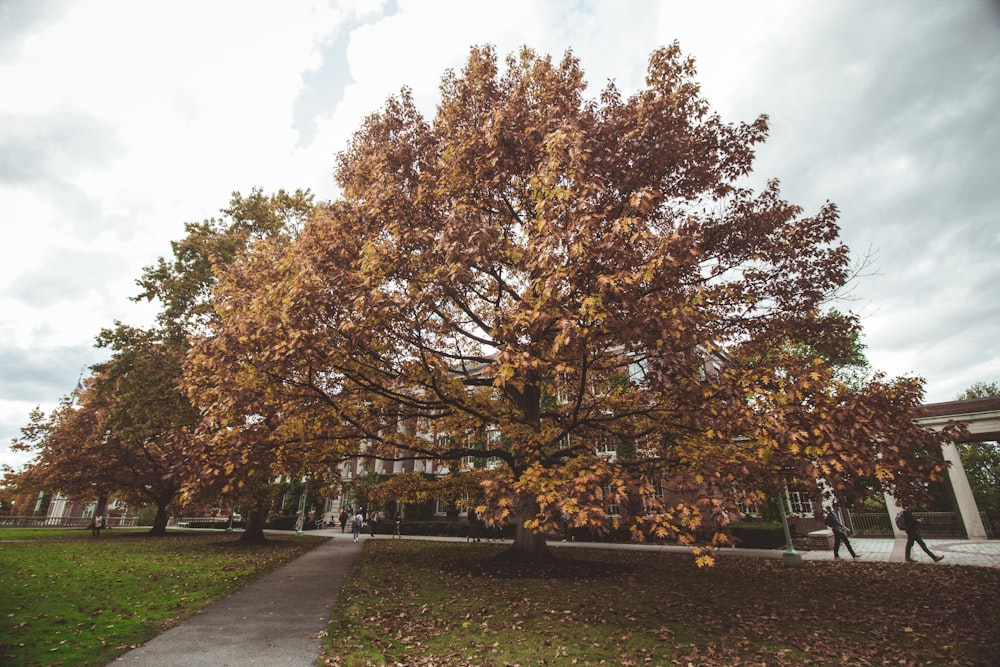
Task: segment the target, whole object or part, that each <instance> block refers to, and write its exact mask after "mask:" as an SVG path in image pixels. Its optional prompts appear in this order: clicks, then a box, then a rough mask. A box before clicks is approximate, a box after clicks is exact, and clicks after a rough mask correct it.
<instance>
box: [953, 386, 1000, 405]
mask: <svg viewBox="0 0 1000 667" xmlns="http://www.w3.org/2000/svg"><path fill="white" fill-rule="evenodd" d="M993 396H1000V381H994V382H976V383H975V384H973V385H972V386H971V387H969V388H968V389H966V390H965V391H963V392H962V393H961V394H959V395H958V396H956V397H955V398H957V399H958V400H960V401H963V400H969V399H973V398H991V397H993Z"/></svg>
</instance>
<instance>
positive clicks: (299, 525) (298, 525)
mask: <svg viewBox="0 0 1000 667" xmlns="http://www.w3.org/2000/svg"><path fill="white" fill-rule="evenodd" d="M302 481H303V484H302V503H301V504H300V505H299V518H298V521H296V522H295V534H296V535H298V536H299V537H301V536H302V529H303V527H304V526H305V524H306V497H307V496H308V495H309V478H308V477H305V478H303V480H302Z"/></svg>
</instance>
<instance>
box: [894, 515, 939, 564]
mask: <svg viewBox="0 0 1000 667" xmlns="http://www.w3.org/2000/svg"><path fill="white" fill-rule="evenodd" d="M903 530H905V531H906V562H907V563H915V562H916V561H915V560H913V559H912V558H910V549H912V548H913V543H914V542H916V543H917V544H919V545H920V548H921V549H923V550H924V553H926V554H927V555H928V556H930V557H931V558H932V559H933V560H934V562H935V563H936V562H938V561H939V560H941V559H942V558H944V556H936V555H934V553H933V552H931V550H930V549H928V548H927V545H926V544H924V541H923V539H921V537H920V521H919V520H918V519H917V517H915V516H913V512H911V511H910V510H909V509H904V510H903Z"/></svg>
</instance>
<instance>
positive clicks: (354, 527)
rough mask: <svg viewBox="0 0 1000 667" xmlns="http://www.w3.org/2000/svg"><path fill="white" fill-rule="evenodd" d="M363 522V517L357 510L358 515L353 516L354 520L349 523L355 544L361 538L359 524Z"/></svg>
mask: <svg viewBox="0 0 1000 667" xmlns="http://www.w3.org/2000/svg"><path fill="white" fill-rule="evenodd" d="M364 522H365V517H364V515H363V514H362V513H361V510H358V513H357V514H355V515H354V519H353V520H352V521H351V529H352V530H353V531H354V541H355V542H357V541H358V538H360V537H361V524H363V523H364Z"/></svg>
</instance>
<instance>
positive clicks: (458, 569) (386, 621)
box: [325, 540, 1000, 666]
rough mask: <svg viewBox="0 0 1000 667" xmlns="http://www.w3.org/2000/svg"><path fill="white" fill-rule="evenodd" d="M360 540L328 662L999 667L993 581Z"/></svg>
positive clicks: (948, 574)
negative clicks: (511, 555)
mask: <svg viewBox="0 0 1000 667" xmlns="http://www.w3.org/2000/svg"><path fill="white" fill-rule="evenodd" d="M501 549H502V547H495V546H493V545H468V544H454V543H450V544H449V543H437V542H416V541H407V540H403V541H372V542H368V543H367V544H366V545H365V547H364V551H363V553H362V555H361V557H360V558H359V560H358V563H357V565H356V566H355V569H354V571H353V572H352V575H351V577H350V578H349V580H348V583H347V585H346V586H345V588H344V590H343V592H342V593H341V595H340V597H339V598H338V601H337V603H336V605H335V607H334V611H333V616H332V618H331V624H330V627H329V634H328V639H327V644H326V647H325V657H326V664H327V665H344V666H347V665H352V666H353V665H369V664H375V665H379V664H395V663H400V664H406V665H439V666H440V665H498V666H499V665H553V664H555V665H563V664H566V665H568V664H575V665H588V664H589V665H596V664H608V665H689V664H692V665H717V664H723V665H737V664H740V665H742V664H755V665H761V664H766V665H785V664H802V665H826V664H852V665H853V664H875V665H878V664H894V665H917V664H934V665H939V664H949V665H950V664H958V665H966V664H967V665H976V664H988V665H991V664H1000V639H998V637H1000V599H998V593H1000V571H998V570H993V569H986V568H970V567H954V566H953V567H943V566H922V565H916V566H914V565H904V564H894V563H856V562H844V563H830V562H815V563H814V562H807V563H806V564H805V567H804V568H802V569H789V568H785V567H783V565H782V563H781V561H780V560H769V559H754V558H728V557H727V558H720V559H718V562H717V565H716V566H715V567H714V568H709V569H698V568H697V567H695V565H694V563H693V560H692V557H690V556H686V555H683V554H666V553H649V552H629V551H607V550H586V549H577V548H573V549H563V550H560V551H558V552H557V553H558V556H557V559H556V561H555V563H554V564H553V565H552V566H550V567H546V568H542V569H540V570H536V569H534V568H524V567H518V568H511V567H509V566H508V565H504V564H502V563H499V562H497V561H496V558H495V556H496V555H497V554H498V553H500V550H501Z"/></svg>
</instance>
